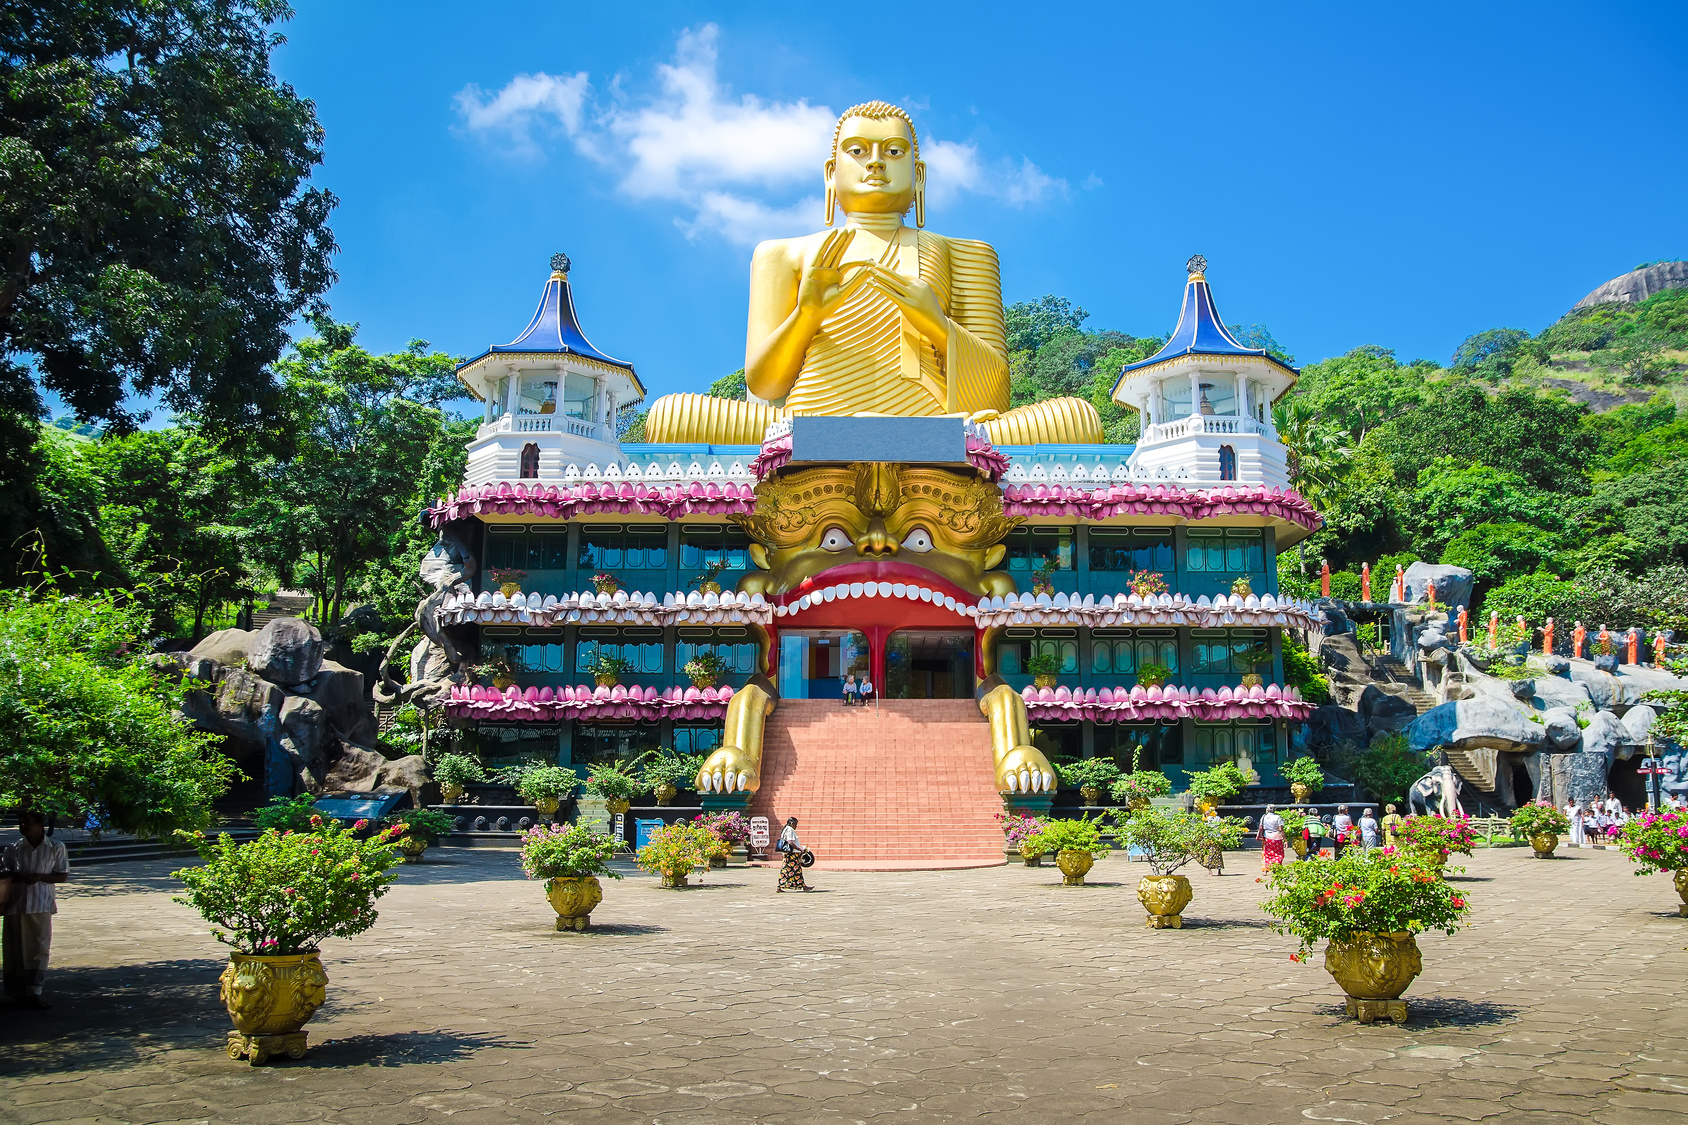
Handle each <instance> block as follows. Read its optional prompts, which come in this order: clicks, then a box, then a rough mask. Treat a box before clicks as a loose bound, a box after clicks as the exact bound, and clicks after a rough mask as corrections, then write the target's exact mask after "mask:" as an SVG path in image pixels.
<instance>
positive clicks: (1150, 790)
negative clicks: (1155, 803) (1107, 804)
mask: <svg viewBox="0 0 1688 1125" xmlns="http://www.w3.org/2000/svg"><path fill="white" fill-rule="evenodd" d="M1170 792H1172V779H1171V778H1170V777H1168V776H1166V775H1165V774H1164V773H1162V772H1161V771H1160V770H1133V771H1132V772H1130V773H1128V774H1126V775H1125V776H1124V777H1122V778H1120V779H1119V780H1118V781H1116V782H1114V784H1113V786H1112V788H1110V789H1109V791H1108V795H1109V796H1110V797H1112V798H1113V800H1114V803H1115V804H1117V805H1128V804H1130V803H1131V802H1132V801H1134V800H1137V801H1149V800H1153V799H1154V798H1156V797H1164V796H1166V795H1167V794H1168V793H1170Z"/></svg>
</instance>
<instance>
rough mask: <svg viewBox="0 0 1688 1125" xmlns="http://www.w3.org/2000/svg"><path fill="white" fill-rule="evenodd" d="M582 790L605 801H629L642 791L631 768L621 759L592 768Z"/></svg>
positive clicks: (642, 788)
mask: <svg viewBox="0 0 1688 1125" xmlns="http://www.w3.org/2000/svg"><path fill="white" fill-rule="evenodd" d="M583 788H584V789H585V790H586V792H588V793H590V794H592V796H594V797H602V798H603V799H604V800H606V801H618V800H619V801H631V800H632V799H633V798H634V797H636V796H638V795H639V794H640V793H642V792H643V791H644V787H643V786H641V785H640V783H639V779H638V778H637V777H635V776H634V774H633V766H631V765H630V764H628V762H627V761H626V760H625V759H621V758H618V759H616V760H615V761H614V762H609V763H599V764H598V765H595V766H593V767H592V772H591V773H590V774H588V775H587V778H586V784H585V785H584V786H583Z"/></svg>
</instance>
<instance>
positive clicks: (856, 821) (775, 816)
mask: <svg viewBox="0 0 1688 1125" xmlns="http://www.w3.org/2000/svg"><path fill="white" fill-rule="evenodd" d="M1001 809H1002V800H1001V798H1000V797H999V796H998V795H997V792H996V780H995V777H994V776H993V770H992V764H991V742H990V727H989V726H988V725H987V724H986V723H985V719H984V716H983V715H981V714H980V713H979V708H978V705H977V704H975V703H974V702H973V701H972V700H969V699H919V700H912V699H911V700H887V701H882V702H879V703H877V704H870V705H868V706H866V707H851V708H846V707H844V705H843V704H842V703H840V702H837V701H834V700H830V699H826V700H821V699H795V700H783V701H781V702H780V704H779V706H778V707H777V708H776V709H775V711H774V713H773V715H772V716H770V717H769V719H768V724H767V728H766V730H765V731H764V734H763V739H762V788H761V790H760V791H759V792H758V793H757V794H756V797H755V799H754V800H753V802H752V804H751V811H752V813H753V814H754V815H759V816H766V817H767V818H768V822H769V824H770V825H771V826H772V831H773V832H774V834H775V835H776V836H777V835H778V833H779V828H780V825H782V824H783V823H784V822H785V818H786V817H788V816H795V817H796V818H797V819H798V825H797V828H798V832H799V834H800V835H801V836H802V838H803V844H804V846H805V847H807V848H809V849H810V850H812V851H813V852H814V853H815V861H816V866H817V867H820V868H833V869H836V870H845V871H891V870H932V869H937V868H953V867H988V866H993V865H996V864H1000V863H1002V862H1003V854H1002V830H1001V828H999V827H998V826H997V823H996V817H995V814H996V813H998V812H999V811H1001Z"/></svg>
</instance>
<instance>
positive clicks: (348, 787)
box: [322, 746, 387, 793]
mask: <svg viewBox="0 0 1688 1125" xmlns="http://www.w3.org/2000/svg"><path fill="white" fill-rule="evenodd" d="M386 765H387V759H386V758H384V757H382V756H381V755H380V754H377V753H376V752H375V751H373V750H365V749H363V748H361V747H358V746H343V747H341V749H340V754H339V756H338V757H337V758H336V759H335V761H334V764H333V765H332V766H330V767H329V769H328V773H327V775H326V776H324V777H323V779H322V787H323V789H325V790H327V791H328V792H330V793H369V792H372V791H374V789H375V786H376V784H377V783H378V782H379V780H380V777H381V770H382V769H383V768H385V767H386Z"/></svg>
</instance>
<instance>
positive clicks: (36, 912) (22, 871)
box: [0, 810, 70, 1010]
mask: <svg viewBox="0 0 1688 1125" xmlns="http://www.w3.org/2000/svg"><path fill="white" fill-rule="evenodd" d="M18 832H19V834H20V835H21V836H22V839H20V840H19V841H18V842H17V843H15V844H13V845H12V846H11V847H9V848H5V849H0V911H3V912H4V914H5V925H4V929H5V933H4V940H3V942H0V945H3V946H4V960H5V967H4V972H3V976H4V978H5V992H6V1002H7V1003H8V1004H15V1005H17V1006H18V1007H21V1008H34V1009H37V1010H45V1009H46V1008H47V1007H48V1004H47V1001H46V1000H45V999H43V998H42V991H43V987H44V985H45V983H46V979H47V957H48V954H49V953H50V952H51V950H52V944H53V915H55V914H57V913H58V912H59V903H58V890H57V888H56V887H55V886H54V884H57V883H62V882H64V881H65V880H66V879H68V878H69V877H70V859H69V857H68V856H66V854H65V849H64V844H63V843H61V842H60V841H58V840H55V839H53V838H52V837H51V836H48V835H47V821H46V818H45V817H43V816H42V815H41V814H40V813H38V812H32V811H29V810H25V811H23V812H21V813H19V814H18Z"/></svg>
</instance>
